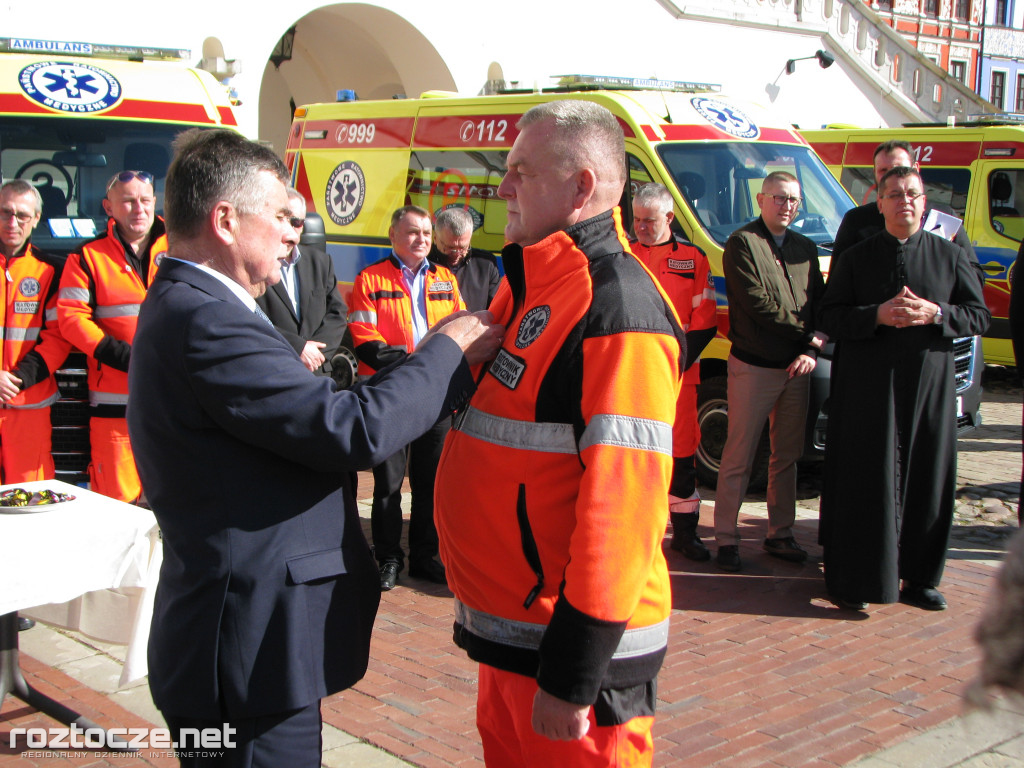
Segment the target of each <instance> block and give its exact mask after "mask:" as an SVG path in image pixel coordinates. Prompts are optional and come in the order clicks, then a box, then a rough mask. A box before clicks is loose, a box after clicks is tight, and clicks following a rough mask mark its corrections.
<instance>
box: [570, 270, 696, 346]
mask: <svg viewBox="0 0 1024 768" xmlns="http://www.w3.org/2000/svg"><path fill="white" fill-rule="evenodd" d="M590 278H591V280H592V281H593V304H592V305H591V308H590V312H589V319H588V323H587V325H588V328H587V336H601V335H605V334H609V333H621V332H623V331H640V332H647V333H667V334H670V335H673V336H675V337H676V338H677V339H678V340H679V343H680V345H683V343H684V337H683V330H682V328H681V327H680V326H679V324H678V323H677V322H676V320H675V316H674V315H673V313H672V310H671V308H670V307H669V305H668V302H666V301H665V299H664V298H662V295H661V293H660V292H659V291H658V289H657V287H656V286H655V285H654V284H653V281H652V279H651V277H650V276H649V275H648V274H647V272H646V271H644V269H643V267H641V266H640V263H639V262H638V261H637V260H636V259H635V258H633V257H632V256H631V255H629V254H625V253H617V254H611V255H608V256H602V257H599V258H596V259H592V260H591V262H590Z"/></svg>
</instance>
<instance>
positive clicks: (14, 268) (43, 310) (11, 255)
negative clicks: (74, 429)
mask: <svg viewBox="0 0 1024 768" xmlns="http://www.w3.org/2000/svg"><path fill="white" fill-rule="evenodd" d="M42 211H43V201H42V198H41V197H40V196H39V191H38V190H37V189H36V188H35V187H34V186H32V185H31V184H29V183H28V182H27V181H22V180H21V179H15V180H13V181H8V182H7V183H6V184H4V185H3V186H2V187H0V296H2V297H3V304H2V305H0V306H2V308H3V336H2V339H3V341H2V355H0V360H2V365H0V483H23V482H29V481H32V480H48V479H51V478H52V477H53V476H54V466H53V458H52V457H51V456H50V434H51V429H50V405H51V404H52V403H54V402H55V401H56V400H57V397H58V395H57V382H56V380H55V379H54V377H53V373H54V371H56V370H57V369H58V368H59V367H60V366H61V365H63V364H64V360H65V359H66V358H67V356H68V352H69V351H70V350H71V345H70V344H68V342H67V341H65V340H64V337H63V336H61V335H60V331H59V329H58V326H57V286H58V284H59V282H60V270H61V267H62V266H63V259H61V258H58V257H57V256H51V255H50V254H48V253H43V252H42V251H39V250H36V249H35V248H34V247H33V246H32V244H31V243H30V242H29V237H30V235H31V234H32V230H33V229H35V227H36V225H37V224H38V223H39V217H40V215H41V214H42Z"/></svg>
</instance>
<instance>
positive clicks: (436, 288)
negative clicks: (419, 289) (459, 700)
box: [427, 280, 452, 293]
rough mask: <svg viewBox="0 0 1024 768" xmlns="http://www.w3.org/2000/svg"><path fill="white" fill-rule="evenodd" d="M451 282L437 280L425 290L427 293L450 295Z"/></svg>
mask: <svg viewBox="0 0 1024 768" xmlns="http://www.w3.org/2000/svg"><path fill="white" fill-rule="evenodd" d="M451 290H452V281H451V280H438V281H437V282H436V283H431V284H430V286H429V287H428V288H427V291H428V292H429V293H445V292H447V293H451Z"/></svg>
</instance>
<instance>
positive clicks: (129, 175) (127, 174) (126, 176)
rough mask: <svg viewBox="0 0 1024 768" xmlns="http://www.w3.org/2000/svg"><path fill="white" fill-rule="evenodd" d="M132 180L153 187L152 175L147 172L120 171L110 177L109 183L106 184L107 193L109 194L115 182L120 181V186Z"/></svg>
mask: <svg viewBox="0 0 1024 768" xmlns="http://www.w3.org/2000/svg"><path fill="white" fill-rule="evenodd" d="M132 179H138V180H139V181H141V182H144V183H146V184H149V185H150V186H153V174H152V173H150V172H149V171H121V172H120V173H118V174H117V175H115V176H112V177H111V179H110V181H108V182H107V192H109V191H110V188H111V187H112V186H114V184H116V183H117V182H119V181H120V182H121V183H122V184H127V183H128V182H129V181H131V180H132Z"/></svg>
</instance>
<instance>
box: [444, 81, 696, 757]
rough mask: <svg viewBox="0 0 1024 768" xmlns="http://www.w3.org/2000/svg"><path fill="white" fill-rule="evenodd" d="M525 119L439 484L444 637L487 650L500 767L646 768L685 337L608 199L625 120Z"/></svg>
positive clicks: (552, 109) (616, 190)
mask: <svg viewBox="0 0 1024 768" xmlns="http://www.w3.org/2000/svg"><path fill="white" fill-rule="evenodd" d="M517 127H518V129H519V130H520V131H521V132H520V133H519V136H518V138H517V139H516V140H515V144H514V145H513V147H512V150H511V151H510V152H509V155H508V160H507V164H508V172H507V173H506V175H505V177H504V179H503V180H502V182H501V185H500V186H499V189H498V193H499V195H500V196H501V197H502V198H503V199H505V200H506V201H507V204H508V223H507V225H506V227H505V237H506V239H507V240H509V241H510V244H509V245H507V246H506V247H505V249H504V250H503V252H502V258H503V261H504V265H505V275H506V280H504V281H502V284H501V286H500V287H499V289H498V294H497V295H496V296H495V298H494V301H493V302H492V304H491V307H490V310H491V312H492V313H493V314H494V316H495V318H500V319H501V320H500V321H501V322H503V323H504V324H505V327H506V328H507V331H506V336H505V339H504V343H503V346H502V349H501V350H500V351H499V353H498V356H497V357H496V358H495V360H494V362H493V363H492V364H491V365H490V366H489V368H488V369H487V371H486V373H483V375H482V376H481V379H480V384H479V388H478V389H477V392H476V394H475V395H474V396H473V398H472V400H471V402H470V405H469V406H468V407H467V409H466V410H465V411H464V412H463V413H461V414H459V415H458V416H456V418H455V425H454V426H453V428H452V431H451V432H450V433H449V435H448V439H447V440H446V442H445V448H444V452H443V454H442V457H441V464H440V466H439V468H438V476H437V486H436V492H435V498H436V507H437V520H438V531H439V533H440V537H441V557H442V559H443V560H444V563H445V565H446V566H447V568H448V576H449V584H450V585H451V588H452V591H453V592H454V593H455V597H456V602H455V640H456V642H457V643H458V644H459V645H460V646H461V647H462V648H464V649H465V650H466V651H467V652H468V653H469V656H470V657H471V658H473V659H474V660H476V661H478V662H480V667H479V694H478V700H477V727H478V728H479V730H480V734H481V738H482V741H483V747H484V758H485V760H486V762H487V765H488V766H490V767H491V768H505V767H506V766H508V767H509V768H511V766H523V765H531V766H535V765H568V766H618V765H630V766H640V765H650V764H651V758H652V752H653V747H652V739H651V725H652V723H653V719H654V705H655V698H656V677H657V674H658V670H659V669H660V667H661V664H662V661H663V659H664V655H665V650H666V645H667V641H668V626H669V613H670V610H671V602H672V599H671V590H670V585H669V577H668V570H667V567H666V564H665V558H664V555H663V554H662V548H661V544H662V539H663V537H664V533H665V521H666V518H667V517H668V487H669V480H670V478H671V474H672V420H673V418H674V417H675V409H676V399H677V396H678V393H679V385H680V362H681V357H682V355H683V354H684V350H683V344H684V339H683V332H682V329H681V328H680V326H679V324H678V321H677V320H676V315H675V312H674V311H673V310H672V307H671V305H670V303H669V301H668V298H667V297H666V296H665V294H664V293H663V292H662V291H661V290H660V288H659V287H658V284H657V281H655V280H654V279H653V278H652V277H651V275H650V274H649V273H648V272H647V271H646V270H645V269H644V268H643V266H642V265H641V264H640V262H639V261H638V260H637V259H636V257H634V256H633V255H632V254H631V253H630V252H629V247H628V244H627V241H626V236H625V233H624V232H623V231H622V226H621V221H620V217H619V214H618V211H617V210H615V206H616V203H617V202H618V200H619V197H620V195H621V192H622V188H623V183H624V176H625V173H624V168H625V148H624V141H623V135H622V129H621V127H620V126H619V123H618V121H617V120H616V119H615V118H614V117H613V116H612V114H611V113H610V112H608V110H606V109H604V108H603V107H599V106H598V105H596V104H593V103H591V102H586V101H556V102H551V103H548V104H543V105H540V106H537V107H534V108H533V109H531V110H530V111H528V112H527V113H526V114H525V115H524V116H523V117H522V119H521V120H520V122H519V124H518V126H517ZM467 468H471V469H468V470H467Z"/></svg>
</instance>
